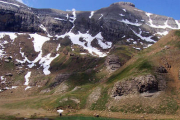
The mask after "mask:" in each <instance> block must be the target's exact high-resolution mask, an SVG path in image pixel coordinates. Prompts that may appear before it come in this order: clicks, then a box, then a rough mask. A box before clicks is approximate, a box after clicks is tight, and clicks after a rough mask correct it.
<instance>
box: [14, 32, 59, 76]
mask: <svg viewBox="0 0 180 120" xmlns="http://www.w3.org/2000/svg"><path fill="white" fill-rule="evenodd" d="M29 35H30V36H31V38H34V40H33V43H34V50H35V51H36V52H39V54H38V56H37V57H36V58H35V59H34V60H33V61H30V60H28V58H27V57H26V56H25V54H24V53H23V52H22V51H21V50H22V48H20V54H21V56H22V57H23V58H24V59H23V60H18V59H16V61H17V62H20V63H26V62H27V63H29V65H28V67H29V68H32V67H34V66H36V63H37V62H38V61H39V64H40V65H41V67H43V72H44V74H45V75H49V74H50V71H49V70H48V69H49V68H50V63H51V62H52V61H53V60H54V59H55V58H56V57H57V56H59V54H57V55H56V56H55V57H50V56H51V54H48V55H46V56H44V57H43V56H42V46H43V44H44V43H45V42H46V41H49V40H50V39H49V38H48V37H44V36H41V35H38V34H29ZM59 47H60V44H59V45H58V47H57V49H56V50H58V49H59Z"/></svg>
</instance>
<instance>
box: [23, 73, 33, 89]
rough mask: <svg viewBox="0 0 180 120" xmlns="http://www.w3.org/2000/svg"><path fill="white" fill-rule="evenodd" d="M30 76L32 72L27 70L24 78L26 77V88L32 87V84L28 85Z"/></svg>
mask: <svg viewBox="0 0 180 120" xmlns="http://www.w3.org/2000/svg"><path fill="white" fill-rule="evenodd" d="M30 77H31V72H27V74H26V75H25V76H24V78H25V83H24V85H26V86H27V87H26V88H25V90H27V89H29V88H31V87H30V86H28V85H29V78H30Z"/></svg>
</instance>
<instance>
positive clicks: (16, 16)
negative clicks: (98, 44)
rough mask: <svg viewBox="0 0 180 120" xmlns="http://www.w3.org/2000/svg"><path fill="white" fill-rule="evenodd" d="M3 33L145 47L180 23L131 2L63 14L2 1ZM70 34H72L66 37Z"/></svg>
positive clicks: (0, 25) (0, 29)
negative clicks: (80, 36) (95, 39)
mask: <svg viewBox="0 0 180 120" xmlns="http://www.w3.org/2000/svg"><path fill="white" fill-rule="evenodd" d="M0 2H1V4H0V9H1V11H0V17H1V18H3V19H1V21H0V31H11V32H41V33H47V34H50V35H53V36H54V35H70V33H71V34H78V33H82V34H86V33H88V34H89V35H91V36H96V35H98V34H99V33H101V35H102V37H103V38H102V41H110V42H113V43H117V42H120V43H121V44H134V45H136V46H137V49H140V48H143V47H144V48H146V47H147V46H148V45H151V44H153V43H154V42H156V41H157V40H158V39H159V37H161V36H162V35H165V34H167V33H168V31H170V30H172V29H179V28H180V23H179V21H177V20H174V19H173V18H169V17H166V16H160V15H155V14H151V13H147V12H144V11H142V10H139V9H137V8H135V5H134V4H132V3H129V2H118V3H114V4H112V5H110V6H109V7H107V8H102V9H100V10H97V11H89V12H83V11H75V10H74V11H61V10H54V9H35V8H30V7H27V6H25V5H23V4H21V3H18V2H17V1H15V0H1V1H0ZM65 33H69V34H65Z"/></svg>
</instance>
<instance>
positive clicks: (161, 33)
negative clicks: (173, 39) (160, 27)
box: [156, 31, 168, 36]
mask: <svg viewBox="0 0 180 120" xmlns="http://www.w3.org/2000/svg"><path fill="white" fill-rule="evenodd" d="M156 34H159V35H163V36H165V35H167V34H168V31H164V32H157V33H156Z"/></svg>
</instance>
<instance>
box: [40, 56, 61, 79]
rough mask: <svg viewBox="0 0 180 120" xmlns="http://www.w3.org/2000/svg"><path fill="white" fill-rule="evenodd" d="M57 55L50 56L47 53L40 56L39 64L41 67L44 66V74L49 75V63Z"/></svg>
mask: <svg viewBox="0 0 180 120" xmlns="http://www.w3.org/2000/svg"><path fill="white" fill-rule="evenodd" d="M58 56H59V54H57V55H56V56H55V57H51V53H49V54H48V55H46V56H44V57H43V58H41V60H40V62H39V64H41V66H43V68H44V69H43V72H44V74H45V75H49V74H50V73H51V72H50V71H49V68H50V64H51V62H52V61H53V60H54V59H55V58H56V57H58Z"/></svg>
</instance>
